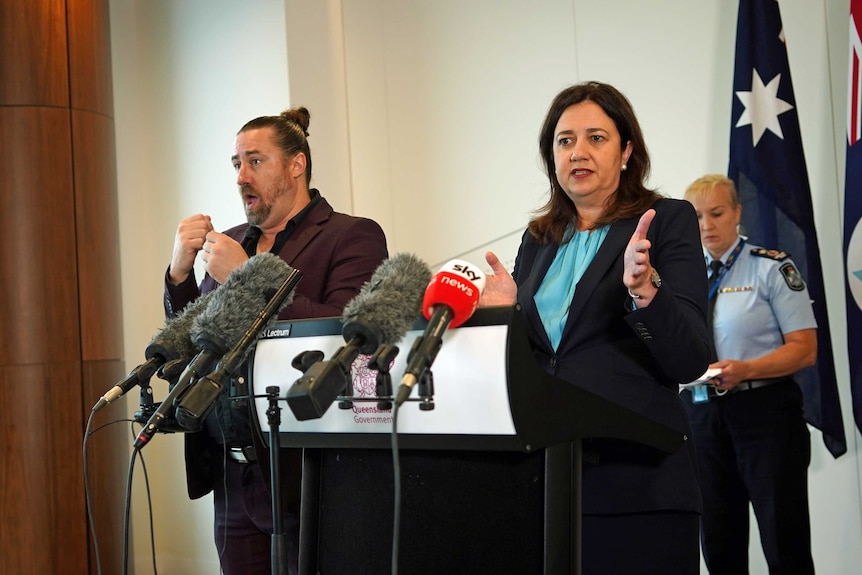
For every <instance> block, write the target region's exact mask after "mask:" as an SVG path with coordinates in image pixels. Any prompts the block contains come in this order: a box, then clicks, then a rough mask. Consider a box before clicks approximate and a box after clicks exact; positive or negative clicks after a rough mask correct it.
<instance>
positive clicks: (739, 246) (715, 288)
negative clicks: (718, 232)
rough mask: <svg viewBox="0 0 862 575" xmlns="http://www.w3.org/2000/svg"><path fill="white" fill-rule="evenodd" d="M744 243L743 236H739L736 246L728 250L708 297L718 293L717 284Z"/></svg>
mask: <svg viewBox="0 0 862 575" xmlns="http://www.w3.org/2000/svg"><path fill="white" fill-rule="evenodd" d="M744 245H745V238H741V239H740V240H739V243H738V244H737V245H736V248H734V250H733V251H732V252H730V255H729V256H727V261H726V262H724V265H723V266H722V268H721V271H720V272H718V277H717V278H716V279H715V283H713V284H712V287H711V288H710V290H709V298H708V299H712V298H714V297H715V295H716V294H717V293H718V284H720V283H721V280H722V278H723V277H724V274H726V273H727V272H728V271H729V270H730V266H732V265H733V262H735V261H736V256H738V255H739V254H740V252H742V246H744Z"/></svg>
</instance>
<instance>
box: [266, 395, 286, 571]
mask: <svg viewBox="0 0 862 575" xmlns="http://www.w3.org/2000/svg"><path fill="white" fill-rule="evenodd" d="M280 391H281V390H280V389H279V387H278V386H277V385H270V386H268V387H267V388H266V396H267V398H268V399H269V408H268V409H267V410H266V419H267V422H268V423H269V480H270V482H271V483H272V487H271V489H272V545H271V548H270V558H271V565H272V575H285V574H286V573H287V564H286V563H285V556H286V555H287V552H286V550H285V547H284V527H283V526H282V515H281V483H280V470H279V459H280V457H279V456H280V450H281V443H280V441H279V436H278V433H279V430H278V428H279V427H280V426H281V408H280V407H279V406H278V394H279V392H280Z"/></svg>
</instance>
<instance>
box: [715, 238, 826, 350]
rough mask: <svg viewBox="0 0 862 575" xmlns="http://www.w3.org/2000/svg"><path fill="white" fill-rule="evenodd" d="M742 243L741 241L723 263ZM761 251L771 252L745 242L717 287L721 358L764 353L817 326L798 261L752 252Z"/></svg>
mask: <svg viewBox="0 0 862 575" xmlns="http://www.w3.org/2000/svg"><path fill="white" fill-rule="evenodd" d="M738 243H739V239H737V241H736V243H734V244H733V246H732V247H731V248H730V249H729V250H728V251H727V253H725V254H723V255H722V257H721V260H722V261H727V257H728V256H729V255H730V254H731V252H732V251H733V249H734V248H735V247H736V244H738ZM758 250H760V251H761V252H766V250H764V249H763V248H760V247H758V246H752V245H750V244H745V245H744V246H743V248H742V251H741V252H740V254H739V256H737V258H736V260H735V261H734V262H733V265H732V266H731V268H730V269H729V270H728V271H727V272H726V273H725V274H724V277H723V278H722V279H721V283H720V284H719V286H718V293H717V294H716V296H715V297H716V298H717V299H716V301H715V315H714V316H713V318H714V319H713V332H714V335H715V348H716V352H717V353H718V358H719V359H739V360H748V359H756V358H758V357H763V356H764V355H766V354H768V353H770V352H772V351H775V350H776V349H778V348H779V347H781V346H782V345H783V344H784V337H783V335H782V334H785V333H790V332H793V331H798V330H800V329H811V328H816V327H817V322H816V321H815V319H814V310H813V309H812V308H811V297H810V296H809V295H808V288H807V287H805V283H804V282H803V281H802V279H801V277H800V275H799V272H798V268H797V267H796V264H794V263H793V261H792V260H791V259H790V258H789V257H788V258H786V259H781V260H779V259H778V257H780V255H778V256H776V257H770V256H768V255H767V256H758V255H755V254H754V253H752V252H757V251H758ZM704 253H705V252H704ZM769 253H771V254H776V253H777V252H775V251H774V250H773V251H770V252H769ZM705 257H706V264H707V269H708V268H709V263H710V261H712V258H711V257H710V256H709V255H708V254H706V253H705Z"/></svg>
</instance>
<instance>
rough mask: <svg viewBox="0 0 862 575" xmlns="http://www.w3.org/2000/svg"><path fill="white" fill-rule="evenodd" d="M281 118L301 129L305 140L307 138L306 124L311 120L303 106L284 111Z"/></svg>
mask: <svg viewBox="0 0 862 575" xmlns="http://www.w3.org/2000/svg"><path fill="white" fill-rule="evenodd" d="M281 117H282V118H284V119H285V120H287V121H288V122H293V123H294V124H296V125H297V126H299V127H300V128H302V133H303V134H305V137H306V138H307V137H308V123H309V121H310V120H311V114H310V113H309V112H308V110H307V109H306V108H305V106H300V107H298V108H291V109H289V110H285V111H284V112H282V113H281Z"/></svg>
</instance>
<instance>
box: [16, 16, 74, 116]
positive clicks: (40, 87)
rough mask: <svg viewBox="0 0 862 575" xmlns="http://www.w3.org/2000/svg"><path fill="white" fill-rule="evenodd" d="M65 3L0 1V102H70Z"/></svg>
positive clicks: (39, 103)
mask: <svg viewBox="0 0 862 575" xmlns="http://www.w3.org/2000/svg"><path fill="white" fill-rule="evenodd" d="M66 53H67V50H66V2H65V1H64V0H27V1H26V2H6V1H3V2H0V106H20V105H30V106H61V107H67V106H68V105H69V74H68V66H67V65H66V63H67V57H66Z"/></svg>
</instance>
